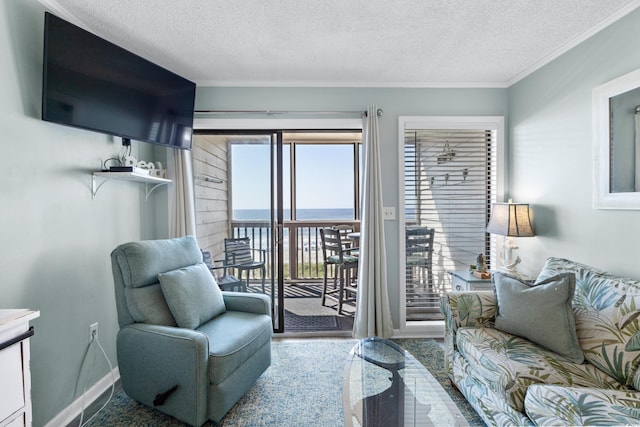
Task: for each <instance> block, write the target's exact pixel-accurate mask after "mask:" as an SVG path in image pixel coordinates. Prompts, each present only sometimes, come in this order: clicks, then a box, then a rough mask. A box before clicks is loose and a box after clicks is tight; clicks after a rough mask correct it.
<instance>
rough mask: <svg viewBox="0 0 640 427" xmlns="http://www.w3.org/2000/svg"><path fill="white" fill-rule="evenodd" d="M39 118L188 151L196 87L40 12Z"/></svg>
mask: <svg viewBox="0 0 640 427" xmlns="http://www.w3.org/2000/svg"><path fill="white" fill-rule="evenodd" d="M42 82H43V87H42V120H46V121H49V122H55V123H60V124H63V125H68V126H73V127H78V128H83V129H89V130H92V131H97V132H102V133H106V134H109V135H114V136H118V137H122V138H123V143H124V142H125V141H126V140H131V139H132V140H137V141H145V142H149V143H152V144H160V145H166V146H170V147H175V148H182V149H191V139H192V134H193V108H194V101H195V91H196V85H195V83H193V82H190V81H189V80H187V79H185V78H183V77H180V76H179V75H177V74H174V73H172V72H171V71H169V70H166V69H164V68H162V67H160V66H158V65H156V64H153V63H151V62H149V61H147V60H146V59H144V58H141V57H140V56H138V55H135V54H133V53H131V52H129V51H127V50H125V49H123V48H121V47H119V46H116V45H115V44H113V43H111V42H108V41H106V40H104V39H102V38H100V37H98V36H96V35H94V34H92V33H90V32H88V31H85V30H83V29H82V28H79V27H77V26H75V25H73V24H71V23H69V22H67V21H65V20H63V19H60V18H58V17H57V16H55V15H52V14H50V13H45V24H44V70H43V79H42Z"/></svg>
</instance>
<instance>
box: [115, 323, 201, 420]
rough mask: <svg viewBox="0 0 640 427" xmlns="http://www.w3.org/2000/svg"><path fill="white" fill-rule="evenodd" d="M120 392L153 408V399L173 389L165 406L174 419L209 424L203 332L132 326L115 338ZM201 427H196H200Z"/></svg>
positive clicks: (122, 330)
mask: <svg viewBox="0 0 640 427" xmlns="http://www.w3.org/2000/svg"><path fill="white" fill-rule="evenodd" d="M116 343H117V353H118V366H119V369H120V373H121V375H120V376H121V378H122V388H123V389H124V391H125V392H126V393H127V394H128V395H129V396H131V397H132V398H133V399H135V400H137V401H139V402H141V403H144V404H145V405H148V406H151V407H153V406H154V400H155V399H156V396H158V395H159V394H162V393H166V392H168V391H170V390H171V389H172V388H173V387H175V386H177V388H176V389H175V392H173V393H171V394H170V395H169V397H168V398H167V399H166V401H165V402H164V405H165V407H166V408H170V409H171V410H172V411H174V412H173V413H175V414H176V415H175V416H176V417H178V418H180V419H183V420H189V419H194V418H193V417H194V416H195V417H196V418H195V419H197V420H202V422H201V423H200V424H202V423H203V422H204V421H206V419H207V414H206V408H207V395H208V377H207V375H203V372H207V369H208V368H207V366H208V359H209V339H208V338H207V336H206V335H205V334H203V333H201V332H198V331H194V330H191V329H182V328H176V327H171V326H159V325H150V324H144V323H135V324H132V325H128V326H125V327H123V328H122V329H120V331H119V332H118V336H117V340H116ZM198 425H199V424H198Z"/></svg>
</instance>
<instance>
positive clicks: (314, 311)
mask: <svg viewBox="0 0 640 427" xmlns="http://www.w3.org/2000/svg"><path fill="white" fill-rule="evenodd" d="M284 289H285V301H284V308H285V314H284V316H285V318H284V325H285V334H290V333H294V334H310V335H320V336H345V335H348V336H351V331H352V330H353V319H354V314H355V305H354V304H353V303H345V304H344V305H343V306H342V312H343V314H341V315H338V310H337V309H336V308H334V307H335V303H334V301H332V300H329V299H327V304H328V306H323V305H322V303H321V296H322V283H297V284H285V286H284ZM259 291H260V285H258V284H257V283H255V284H254V283H251V286H250V288H249V292H259Z"/></svg>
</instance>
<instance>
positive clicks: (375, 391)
mask: <svg viewBox="0 0 640 427" xmlns="http://www.w3.org/2000/svg"><path fill="white" fill-rule="evenodd" d="M342 396H343V397H342V399H343V404H344V421H345V426H347V427H352V426H361V427H378V426H379V427H383V426H384V427H388V426H445V425H446V426H468V425H469V424H468V423H467V421H466V420H465V418H464V416H463V415H462V413H460V411H459V410H458V408H457V407H456V405H455V403H453V401H452V400H451V398H450V397H449V395H448V394H447V392H446V391H445V390H444V389H443V388H442V387H441V386H440V384H439V383H438V381H437V380H436V379H435V378H434V377H433V376H432V375H431V374H430V373H429V371H428V370H427V369H426V368H425V367H424V366H422V364H421V363H420V362H418V361H417V360H416V359H415V358H414V357H413V356H412V355H411V354H410V353H409V352H407V351H405V350H404V349H403V348H402V347H400V346H398V345H397V344H396V343H394V342H392V341H389V340H386V339H382V338H377V337H374V338H366V339H363V340H360V341H358V343H357V344H356V345H355V346H354V347H353V349H352V350H351V352H350V353H349V356H348V357H347V363H346V367H345V375H344V385H343V392H342Z"/></svg>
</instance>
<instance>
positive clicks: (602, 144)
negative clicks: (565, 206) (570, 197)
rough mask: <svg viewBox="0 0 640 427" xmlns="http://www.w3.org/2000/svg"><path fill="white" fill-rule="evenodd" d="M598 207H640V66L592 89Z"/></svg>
mask: <svg viewBox="0 0 640 427" xmlns="http://www.w3.org/2000/svg"><path fill="white" fill-rule="evenodd" d="M593 138H594V175H593V176H594V182H593V206H594V208H596V209H640V69H639V70H636V71H633V72H631V73H629V74H625V75H624V76H621V77H619V78H617V79H614V80H611V81H610V82H607V83H605V84H603V85H600V86H598V87H596V88H595V89H594V90H593Z"/></svg>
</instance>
